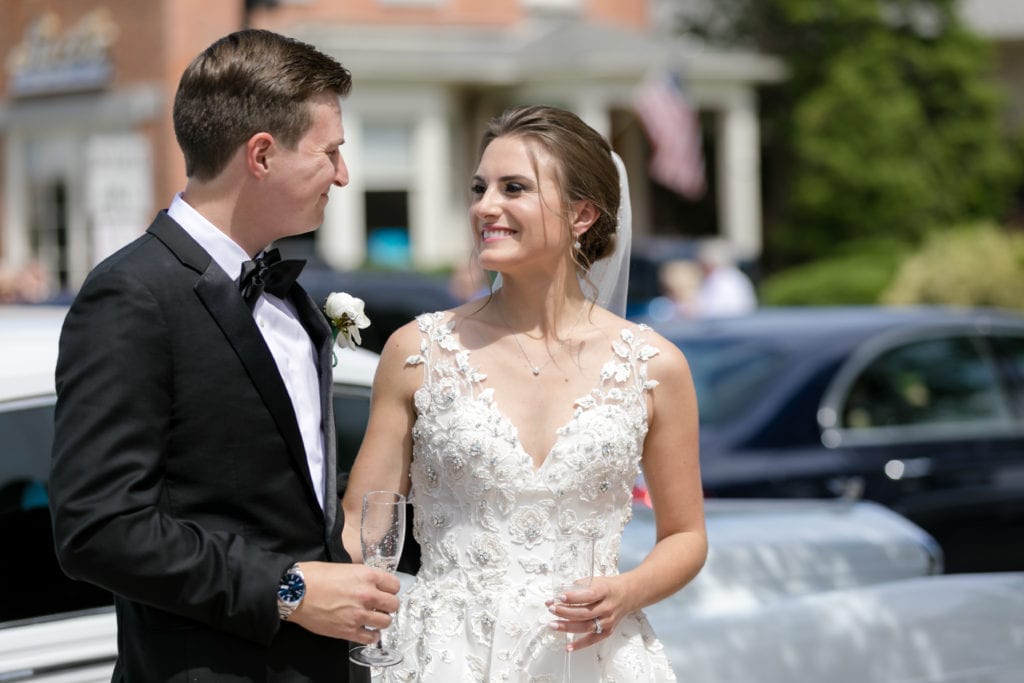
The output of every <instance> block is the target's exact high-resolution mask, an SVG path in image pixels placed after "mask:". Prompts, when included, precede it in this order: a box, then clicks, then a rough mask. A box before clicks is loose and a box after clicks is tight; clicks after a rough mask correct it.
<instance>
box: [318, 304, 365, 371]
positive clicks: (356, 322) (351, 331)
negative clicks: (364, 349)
mask: <svg viewBox="0 0 1024 683" xmlns="http://www.w3.org/2000/svg"><path fill="white" fill-rule="evenodd" d="M365 305H366V304H365V303H364V302H363V300H362V299H359V298H356V297H354V296H352V295H351V294H346V293H345V292H332V293H331V294H330V296H328V297H327V303H326V304H324V313H326V314H327V320H328V322H330V323H331V333H332V334H333V335H334V343H335V344H337V345H338V346H340V347H341V348H343V349H345V348H355V347H356V346H358V345H359V344H361V343H362V341H363V340H362V339H361V338H360V336H359V330H365V329H366V328H367V327H369V326H370V319H369V318H367V317H366V314H365V313H363V307H364V306H365ZM335 362H337V358H335Z"/></svg>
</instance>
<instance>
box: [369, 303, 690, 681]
mask: <svg viewBox="0 0 1024 683" xmlns="http://www.w3.org/2000/svg"><path fill="white" fill-rule="evenodd" d="M417 322H418V324H419V328H420V331H421V333H422V335H423V341H422V343H421V347H420V353H419V354H417V355H415V356H412V357H410V358H409V359H408V360H407V362H408V363H410V364H422V365H423V366H424V383H423V386H422V387H421V388H420V389H419V390H418V391H417V392H416V395H415V405H416V411H417V419H416V424H415V427H414V428H413V437H414V446H413V461H412V469H411V476H412V493H411V499H412V501H413V505H414V508H415V515H414V517H415V524H414V533H415V537H416V539H417V541H418V542H419V544H420V547H421V550H422V566H421V569H420V571H419V573H418V576H417V579H416V582H415V584H414V585H413V586H412V588H411V589H410V590H409V591H408V593H407V594H404V595H403V600H402V606H401V609H400V610H399V613H398V615H397V616H396V618H395V622H394V624H393V625H392V626H391V628H389V629H388V630H387V631H386V632H385V636H386V642H388V643H390V644H395V645H397V646H398V647H400V648H401V649H402V650H403V651H404V655H405V659H404V661H403V662H402V663H401V664H399V665H397V666H393V667H388V668H386V669H383V670H379V671H378V675H379V676H380V677H382V678H383V680H386V681H436V682H438V683H456V682H457V683H462V682H469V681H486V682H492V681H502V682H504V681H510V682H514V681H523V682H531V683H532V682H538V683H539V682H541V681H553V682H557V681H560V680H561V670H562V662H563V654H564V651H563V649H564V644H565V640H564V638H565V635H564V634H562V633H557V632H554V631H552V630H551V629H550V628H549V627H548V624H549V623H550V622H551V621H552V620H553V619H554V617H553V616H552V615H551V614H550V613H549V612H548V611H547V608H546V607H545V604H544V603H545V601H546V600H547V599H549V598H550V597H551V595H552V583H551V577H550V575H549V572H550V565H549V563H550V561H551V555H552V544H553V540H554V537H555V534H556V531H557V530H559V529H570V528H574V527H575V528H577V529H582V530H584V531H589V532H590V533H591V534H593V535H594V536H595V537H596V539H597V540H596V549H595V552H594V559H595V562H594V567H595V574H596V575H611V574H616V573H618V559H619V543H620V539H621V536H622V530H623V528H624V527H625V525H626V522H627V521H629V518H630V515H631V508H630V506H631V501H632V487H633V483H634V481H635V480H636V477H637V474H638V471H639V462H640V451H641V447H642V445H643V441H644V436H645V435H646V433H647V403H646V392H647V391H648V390H649V389H650V388H652V387H653V386H654V385H655V384H656V382H654V381H652V380H649V379H648V378H647V361H648V360H649V359H650V358H651V357H653V356H654V355H655V354H657V349H655V348H653V347H651V346H649V345H647V344H646V342H645V341H644V339H643V332H644V331H645V329H646V328H644V327H637V326H631V327H630V328H627V329H625V330H623V331H622V333H621V335H620V338H619V339H618V340H616V341H615V343H614V344H612V348H610V349H609V360H608V363H607V364H606V365H605V366H604V369H603V371H602V373H601V377H600V379H599V380H598V381H597V386H596V387H595V388H594V390H593V391H592V392H591V393H590V394H588V395H587V396H584V397H581V398H580V399H578V400H577V401H576V405H575V411H574V414H573V417H572V418H571V419H570V421H569V422H568V423H567V424H566V425H565V426H564V427H562V428H561V429H559V431H558V438H557V440H556V442H555V444H554V446H553V448H552V449H551V451H550V453H549V454H548V456H547V458H546V459H545V460H544V462H543V463H542V464H541V466H540V467H539V468H535V467H534V465H533V461H532V459H531V458H530V456H529V455H528V454H527V453H526V451H525V450H524V449H523V447H522V446H521V444H520V442H519V439H518V438H517V436H516V429H515V427H514V426H513V425H512V424H511V422H510V421H509V420H508V419H507V418H506V417H505V416H503V415H502V414H501V413H500V412H499V411H498V409H497V406H496V404H495V402H494V401H493V389H491V388H488V386H487V382H486V377H485V376H484V375H482V374H480V373H479V372H478V371H477V370H475V369H474V367H473V365H472V364H471V360H470V354H469V351H467V350H465V349H463V348H462V347H461V346H460V345H459V343H458V341H457V339H456V337H455V335H453V334H452V323H451V322H450V321H448V319H447V316H446V314H443V313H433V314H426V315H422V316H420V317H419V318H417ZM534 399H535V397H526V396H524V397H522V400H534ZM572 671H573V680H574V681H587V682H588V683H611V682H615V683H634V682H640V681H644V682H647V681H652V682H653V681H674V680H675V676H674V675H673V673H672V669H671V667H670V666H669V663H668V660H667V658H666V657H665V653H664V648H663V647H662V645H661V643H660V642H659V641H658V640H657V639H656V638H655V636H654V633H653V632H652V630H651V627H650V625H649V624H648V623H647V619H646V618H645V617H644V615H643V613H641V612H636V613H633V614H630V615H628V616H627V617H625V618H624V619H622V620H621V621H620V622H619V624H618V625H617V626H616V628H615V630H614V632H613V633H612V634H611V636H610V637H608V638H606V639H605V640H603V641H601V642H600V643H598V644H597V645H594V646H591V647H589V648H585V649H583V650H580V651H578V652H574V653H573V654H572Z"/></svg>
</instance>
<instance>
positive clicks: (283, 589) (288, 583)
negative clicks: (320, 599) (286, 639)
mask: <svg viewBox="0 0 1024 683" xmlns="http://www.w3.org/2000/svg"><path fill="white" fill-rule="evenodd" d="M305 595H306V581H305V579H304V578H303V576H302V570H301V569H299V565H298V564H293V565H292V566H290V567H288V569H286V570H285V572H284V575H282V576H281V583H280V585H279V586H278V587H277V614H278V615H279V616H280V617H281V618H282V619H287V618H288V617H290V616H291V615H292V612H294V611H295V608H297V607H298V606H299V603H301V602H302V598H303V597H304V596H305Z"/></svg>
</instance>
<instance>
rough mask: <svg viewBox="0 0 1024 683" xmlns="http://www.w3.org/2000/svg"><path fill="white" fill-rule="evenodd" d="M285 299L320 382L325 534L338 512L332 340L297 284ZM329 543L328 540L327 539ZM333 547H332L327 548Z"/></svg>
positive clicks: (327, 327) (319, 314)
mask: <svg viewBox="0 0 1024 683" xmlns="http://www.w3.org/2000/svg"><path fill="white" fill-rule="evenodd" d="M289 300H290V301H291V302H292V305H294V306H295V310H296V311H297V312H298V314H299V320H300V321H301V323H302V326H303V327H305V328H306V331H307V332H309V336H310V338H311V339H312V340H313V346H314V348H315V349H316V351H317V375H318V377H319V379H320V410H321V412H320V414H321V427H322V431H323V435H324V471H325V472H326V475H325V482H324V517H325V522H326V523H325V527H326V530H327V533H328V534H329V535H332V529H333V527H334V522H335V519H336V517H337V513H338V453H337V451H338V448H337V443H338V442H337V439H336V437H335V433H334V401H333V395H334V389H333V386H334V354H333V348H332V347H333V345H334V338H333V336H332V335H331V328H330V325H328V323H327V318H326V316H324V314H323V312H322V311H321V310H320V309H319V308H317V307H316V304H315V303H314V302H313V300H312V299H311V298H310V297H309V295H308V294H307V293H306V291H305V290H304V289H302V287H300V286H299V285H298V284H295V285H293V286H292V290H291V294H290V296H289ZM327 540H328V541H331V540H332V538H328V539H327ZM330 547H333V545H330Z"/></svg>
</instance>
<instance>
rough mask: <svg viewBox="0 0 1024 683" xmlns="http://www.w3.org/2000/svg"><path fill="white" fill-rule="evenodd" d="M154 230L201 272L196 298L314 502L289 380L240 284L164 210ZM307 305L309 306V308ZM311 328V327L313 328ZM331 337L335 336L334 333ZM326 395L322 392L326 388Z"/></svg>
mask: <svg viewBox="0 0 1024 683" xmlns="http://www.w3.org/2000/svg"><path fill="white" fill-rule="evenodd" d="M149 232H150V233H152V234H153V235H155V236H156V237H157V238H158V239H160V241H161V242H163V243H164V244H165V245H166V246H167V248H168V249H170V250H171V251H172V252H173V253H174V254H175V256H176V257H177V258H178V259H179V260H180V261H181V262H182V263H183V264H184V265H186V266H188V267H189V268H191V269H192V270H195V271H196V272H197V273H198V279H197V280H196V282H195V285H194V289H195V292H196V295H197V296H198V297H199V299H200V300H201V301H202V303H203V305H204V306H205V307H206V309H207V311H209V313H210V316H211V317H212V318H213V320H214V322H215V323H216V324H217V326H218V327H220V329H221V331H222V332H223V333H224V337H225V338H226V339H227V341H228V343H229V344H231V346H232V348H233V349H234V351H235V353H236V354H237V355H238V358H239V360H240V361H241V363H242V365H243V366H244V367H245V370H246V372H247V373H248V375H249V378H250V380H251V381H252V383H253V385H254V386H255V387H256V390H257V391H258V392H259V394H260V396H261V397H262V398H263V402H264V404H265V405H266V406H267V410H268V411H269V412H270V414H271V416H272V417H273V419H274V421H275V423H276V424H277V427H278V429H279V430H280V432H281V436H282V437H283V438H284V441H285V443H286V444H287V446H288V453H289V455H290V457H291V458H292V459H293V461H294V464H295V466H296V468H297V471H298V472H301V473H303V477H302V480H303V485H304V487H305V488H306V490H307V493H308V494H309V496H310V500H312V501H314V504H315V501H316V491H315V489H314V487H313V482H312V479H311V478H310V475H309V464H308V463H307V461H306V449H305V447H304V446H303V443H302V434H301V432H300V431H299V425H298V422H297V420H296V418H295V409H294V407H293V406H292V402H291V398H290V397H289V395H288V389H287V388H286V387H285V384H284V380H283V379H281V374H280V372H279V371H278V369H277V364H276V363H275V362H274V357H273V356H272V355H271V353H270V349H269V348H267V344H266V342H265V341H264V340H263V336H262V335H261V334H260V331H259V328H257V327H256V322H255V321H254V320H253V317H252V312H251V311H250V310H249V307H248V306H246V305H245V301H244V300H243V299H242V296H241V294H240V293H239V291H238V286H237V285H236V284H235V282H234V281H233V280H232V279H231V278H230V277H228V276H227V275H226V274H225V273H224V271H223V270H222V269H221V268H220V266H218V265H217V264H216V262H214V260H213V259H212V258H211V257H210V255H209V254H207V253H206V251H205V250H204V249H203V248H202V247H200V246H199V245H198V244H197V243H196V242H195V241H194V240H193V239H192V238H191V237H189V236H188V233H186V232H185V231H184V230H183V229H182V228H181V226H179V225H178V224H177V223H175V222H174V221H173V220H172V219H171V218H170V217H168V216H167V215H166V214H165V213H164V212H161V213H160V215H159V216H158V218H157V220H156V221H154V223H153V225H152V226H150V229H149ZM303 298H305V299H306V300H307V301H308V300H309V297H308V296H305V294H303ZM308 306H309V304H307V307H308ZM303 324H304V325H305V324H306V323H305V322H304V323H303ZM325 324H326V321H325ZM307 329H309V326H308V325H307ZM327 336H328V337H330V330H329V329H328V332H327ZM321 355H322V354H321ZM322 384H323V382H322V380H321V385H322ZM322 394H323V389H322V388H321V395H322ZM328 480H330V477H328Z"/></svg>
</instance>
